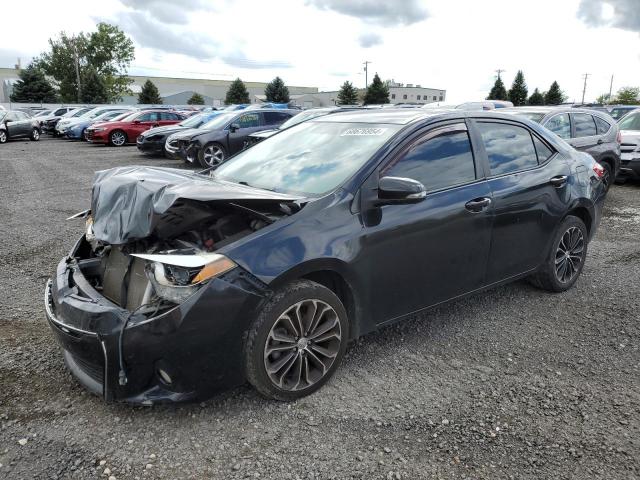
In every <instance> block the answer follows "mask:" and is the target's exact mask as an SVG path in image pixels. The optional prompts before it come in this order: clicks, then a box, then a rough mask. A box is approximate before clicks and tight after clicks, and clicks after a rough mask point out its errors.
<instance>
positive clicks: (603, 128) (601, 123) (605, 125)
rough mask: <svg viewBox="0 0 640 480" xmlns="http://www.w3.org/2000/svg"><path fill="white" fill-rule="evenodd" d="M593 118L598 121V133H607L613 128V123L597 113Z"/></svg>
mask: <svg viewBox="0 0 640 480" xmlns="http://www.w3.org/2000/svg"><path fill="white" fill-rule="evenodd" d="M593 119H594V120H595V121H596V130H597V131H598V135H602V134H605V133H607V132H608V131H609V129H610V128H611V124H610V123H609V122H607V121H606V120H604V119H602V118H600V117H596V116H595V115H594V116H593Z"/></svg>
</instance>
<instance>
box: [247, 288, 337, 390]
mask: <svg viewBox="0 0 640 480" xmlns="http://www.w3.org/2000/svg"><path fill="white" fill-rule="evenodd" d="M348 335H349V321H348V318H347V312H346V310H345V308H344V306H343V305H342V302H341V301H340V299H339V298H338V297H337V296H336V294H335V293H333V292H332V291H331V290H329V289H328V288H326V287H324V286H322V285H320V284H318V283H315V282H311V281H308V280H300V281H296V282H293V283H290V284H289V285H286V286H285V287H283V288H281V289H280V290H278V291H276V293H275V294H274V295H273V297H271V299H270V300H269V301H268V303H267V304H266V305H265V306H264V307H263V308H262V309H261V311H260V314H259V315H258V318H256V320H255V321H254V322H253V325H252V326H251V327H250V330H249V333H248V336H247V340H246V344H245V369H246V376H247V379H248V380H249V383H251V384H252V385H253V386H254V387H255V389H256V390H258V392H260V393H261V394H262V395H264V396H265V397H267V398H271V399H274V400H280V401H292V400H296V399H298V398H302V397H304V396H306V395H309V394H311V393H313V392H315V391H316V390H318V389H319V388H320V387H322V386H323V385H324V384H325V383H326V382H327V381H328V380H329V379H330V378H331V376H332V375H333V374H334V372H335V370H336V369H337V368H338V365H339V364H340V361H341V360H342V357H343V356H344V352H345V350H346V348H347V340H348Z"/></svg>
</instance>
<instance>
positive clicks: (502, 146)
mask: <svg viewBox="0 0 640 480" xmlns="http://www.w3.org/2000/svg"><path fill="white" fill-rule="evenodd" d="M477 125H478V130H479V131H480V135H481V137H482V142H483V143H484V149H485V151H486V152H487V157H488V159H489V168H490V170H491V175H503V174H507V173H514V172H518V171H520V170H526V169H528V168H532V167H537V166H538V155H537V153H536V149H535V147H534V145H533V139H532V138H531V134H530V133H529V130H527V129H526V128H524V127H519V126H517V125H510V124H505V123H492V122H479V123H478V124H477Z"/></svg>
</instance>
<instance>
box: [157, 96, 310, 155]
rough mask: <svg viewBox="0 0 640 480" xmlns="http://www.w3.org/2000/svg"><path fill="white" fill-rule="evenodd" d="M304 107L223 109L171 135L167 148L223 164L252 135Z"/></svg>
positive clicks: (286, 118)
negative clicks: (194, 125) (219, 112)
mask: <svg viewBox="0 0 640 480" xmlns="http://www.w3.org/2000/svg"><path fill="white" fill-rule="evenodd" d="M298 113H300V110H284V109H266V108H265V109H261V110H251V111H245V110H239V111H233V112H229V113H222V114H220V115H217V116H215V117H214V118H213V119H212V120H211V121H210V122H208V123H206V124H204V125H203V126H202V127H200V128H195V129H189V130H187V131H182V132H179V133H175V134H173V135H170V136H169V138H167V143H166V144H165V151H166V152H167V153H168V154H169V155H170V156H178V157H180V158H182V159H183V160H184V161H186V162H188V163H200V165H201V166H202V167H204V168H207V167H213V166H216V165H219V164H220V163H222V162H223V161H224V160H226V159H227V158H228V157H230V156H232V155H235V154H236V153H238V152H239V151H241V150H242V149H243V148H244V146H245V142H246V141H247V138H248V137H249V135H251V134H252V133H255V132H259V131H261V130H267V129H272V128H276V127H278V126H279V125H281V124H282V123H284V122H286V121H287V120H289V119H290V118H291V117H292V116H294V115H296V114H298Z"/></svg>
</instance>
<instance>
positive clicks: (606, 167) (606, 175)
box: [600, 162, 613, 193]
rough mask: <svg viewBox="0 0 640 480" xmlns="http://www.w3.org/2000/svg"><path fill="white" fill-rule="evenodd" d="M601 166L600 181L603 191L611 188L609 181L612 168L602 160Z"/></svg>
mask: <svg viewBox="0 0 640 480" xmlns="http://www.w3.org/2000/svg"><path fill="white" fill-rule="evenodd" d="M600 165H602V168H604V174H603V175H602V183H603V184H604V191H605V193H606V192H608V191H609V189H610V188H611V182H613V169H612V168H611V165H609V164H608V163H607V162H602V163H601V164H600Z"/></svg>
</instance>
